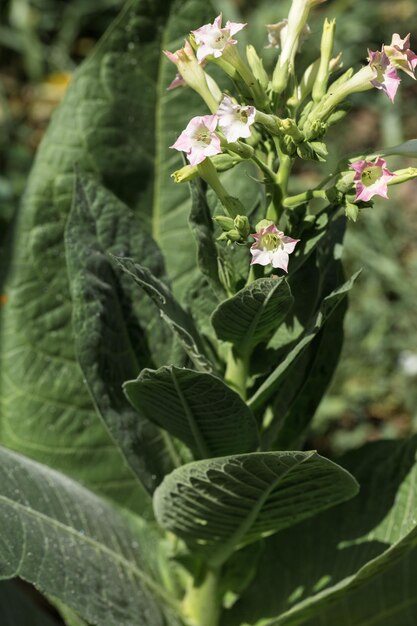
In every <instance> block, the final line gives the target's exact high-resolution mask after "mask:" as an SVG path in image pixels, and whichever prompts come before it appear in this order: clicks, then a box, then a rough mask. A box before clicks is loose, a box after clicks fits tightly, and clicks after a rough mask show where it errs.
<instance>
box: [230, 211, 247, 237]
mask: <svg viewBox="0 0 417 626" xmlns="http://www.w3.org/2000/svg"><path fill="white" fill-rule="evenodd" d="M234 225H235V227H236V229H237V230H238V231H239V233H240V235H241V237H242V239H246V238H247V237H248V235H249V233H250V224H249V220H248V218H247V217H246V215H237V216H236V217H235V219H234Z"/></svg>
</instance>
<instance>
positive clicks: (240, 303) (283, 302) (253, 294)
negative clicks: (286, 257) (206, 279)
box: [211, 277, 293, 354]
mask: <svg viewBox="0 0 417 626" xmlns="http://www.w3.org/2000/svg"><path fill="white" fill-rule="evenodd" d="M292 304H293V298H292V296H291V292H290V289H289V287H288V284H287V282H286V280H285V279H284V278H275V277H274V278H259V279H258V280H256V281H255V282H253V283H252V284H251V285H249V286H248V287H244V288H243V289H241V290H240V291H239V292H238V293H237V294H236V295H234V296H233V297H232V298H229V300H226V301H225V302H222V303H221V304H219V306H218V307H217V308H216V310H215V311H214V313H213V315H212V318H211V322H212V324H213V327H214V329H215V331H216V333H217V336H218V337H219V339H223V341H230V342H231V343H233V345H234V346H235V349H236V350H237V352H239V353H242V354H243V353H245V352H247V351H248V350H250V349H251V348H253V347H254V346H256V345H257V344H258V343H260V342H261V341H265V340H266V339H268V338H269V336H270V335H271V334H272V333H273V332H274V330H276V329H277V328H278V326H279V325H280V324H281V323H282V322H283V321H284V319H285V317H286V315H287V313H288V311H289V310H290V308H291V306H292Z"/></svg>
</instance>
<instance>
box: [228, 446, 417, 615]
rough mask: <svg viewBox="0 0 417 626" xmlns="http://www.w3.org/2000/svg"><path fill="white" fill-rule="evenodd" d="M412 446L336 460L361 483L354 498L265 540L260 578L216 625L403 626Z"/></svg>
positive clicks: (411, 542)
mask: <svg viewBox="0 0 417 626" xmlns="http://www.w3.org/2000/svg"><path fill="white" fill-rule="evenodd" d="M416 445H417V442H416V439H415V438H413V439H411V440H409V441H404V442H400V441H398V442H396V441H386V442H377V443H372V444H368V445H366V446H364V447H363V448H361V449H359V450H357V451H355V452H352V453H350V454H348V455H347V456H346V457H344V458H342V459H341V463H342V465H343V466H344V467H346V469H348V470H349V471H351V472H353V474H354V475H355V477H356V479H357V480H358V482H359V483H360V485H361V490H360V493H359V495H358V496H356V498H354V499H353V500H350V501H349V502H346V503H345V504H342V505H340V506H338V507H336V508H334V509H332V510H331V511H328V512H326V513H323V514H321V515H319V516H318V517H316V518H314V520H312V521H311V522H310V521H306V522H303V523H302V524H301V525H300V526H298V527H294V528H293V529H290V530H286V531H284V532H282V533H279V534H278V535H276V536H274V537H271V538H270V539H268V540H267V541H266V542H265V546H264V551H263V555H262V557H261V559H260V562H259V567H258V572H259V573H260V572H262V573H260V574H259V576H258V577H257V578H256V579H255V581H254V582H253V583H252V584H251V586H250V587H248V589H247V590H246V591H245V592H244V594H243V595H242V597H241V599H240V600H239V601H238V602H237V603H236V605H235V606H234V607H233V608H232V609H231V611H230V612H228V613H226V615H225V616H224V621H223V624H224V626H226V625H227V626H234V625H237V624H241V623H242V621H244V620H246V621H248V622H249V623H256V622H257V620H259V619H261V617H262V618H270V620H271V621H268V622H267V623H268V624H269V623H270V624H271V626H281V625H285V626H287V625H288V626H290V625H291V626H295V625H300V626H301V625H304V624H306V625H308V626H315V625H316V624H317V623H323V624H325V625H326V626H330V625H331V624H335V623H340V621H341V620H342V619H343V620H344V623H346V624H349V625H350V624H352V625H355V626H357V625H359V624H368V623H371V624H374V623H375V624H378V625H379V624H381V625H382V624H383V625H384V626H394V624H395V625H396V624H404V625H407V626H408V625H410V626H411V625H412V624H413V621H414V616H415V598H414V594H413V593H411V594H410V592H409V582H410V581H411V580H412V577H413V572H414V570H415V553H416V548H415V546H416V545H417V543H416V542H417V525H416V524H417V520H416V517H415V513H414V511H415V499H416V489H415V475H416V471H417V465H416ZM300 560H301V561H302V563H303V568H301V569H302V573H300V568H299V562H300ZM282 569H284V570H285V575H283V576H282V577H281V578H280V580H281V584H280V585H277V584H276V579H277V576H278V573H279V574H280V575H281V573H282V571H281V570H282ZM260 594H261V595H262V599H263V606H262V608H261V610H260V608H259V606H257V602H256V598H258V597H259V595H260ZM278 616H280V617H278ZM274 617H275V619H272V618H274Z"/></svg>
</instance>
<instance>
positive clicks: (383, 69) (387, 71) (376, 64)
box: [368, 50, 401, 102]
mask: <svg viewBox="0 0 417 626" xmlns="http://www.w3.org/2000/svg"><path fill="white" fill-rule="evenodd" d="M368 54H369V57H368V59H369V65H370V67H371V68H372V69H373V70H374V72H375V78H374V79H373V80H371V85H373V86H374V87H376V88H377V89H382V91H383V92H384V93H386V94H387V96H388V98H389V99H390V100H391V102H394V98H395V94H396V93H397V89H398V87H399V85H400V82H401V78H400V77H399V76H398V73H397V70H396V69H395V67H394V66H393V65H391V64H390V61H389V59H388V57H387V55H386V54H385V52H384V51H383V50H382V52H379V50H377V51H376V52H372V50H368Z"/></svg>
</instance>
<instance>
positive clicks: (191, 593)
mask: <svg viewBox="0 0 417 626" xmlns="http://www.w3.org/2000/svg"><path fill="white" fill-rule="evenodd" d="M220 610H221V607H220V594H219V574H218V570H216V569H208V570H207V572H206V576H205V578H204V580H203V582H202V583H201V584H200V585H199V586H192V587H190V589H189V590H188V592H187V594H186V596H185V598H184V601H183V611H184V614H185V616H186V617H187V618H188V619H189V620H190V622H191V624H193V626H194V625H195V626H217V625H218V623H219V617H220Z"/></svg>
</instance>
